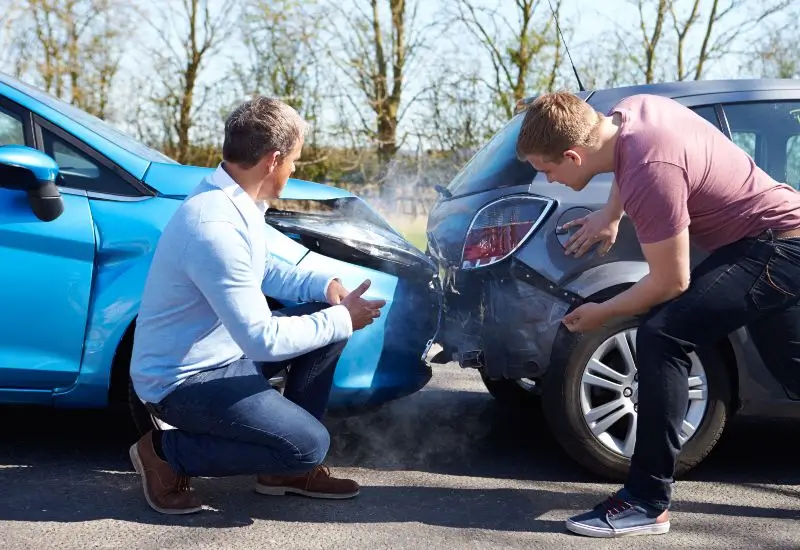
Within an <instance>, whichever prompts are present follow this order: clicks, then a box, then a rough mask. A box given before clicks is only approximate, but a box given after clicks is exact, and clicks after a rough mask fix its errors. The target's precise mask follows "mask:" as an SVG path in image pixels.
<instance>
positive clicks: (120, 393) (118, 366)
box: [108, 317, 137, 403]
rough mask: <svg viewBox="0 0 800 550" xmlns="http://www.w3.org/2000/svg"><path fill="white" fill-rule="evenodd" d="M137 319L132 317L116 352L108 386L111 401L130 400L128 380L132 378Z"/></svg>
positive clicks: (121, 401)
mask: <svg viewBox="0 0 800 550" xmlns="http://www.w3.org/2000/svg"><path fill="white" fill-rule="evenodd" d="M136 319H137V318H136V317H134V318H133V319H131V321H130V323H129V324H128V327H127V328H126V329H125V332H124V333H123V334H122V338H120V341H119V343H118V344H117V349H116V350H115V352H114V359H113V360H112V362H111V377H110V383H109V387H108V400H109V402H110V403H123V402H126V401H127V400H128V380H129V378H130V368H131V353H132V351H133V335H134V331H135V330H136Z"/></svg>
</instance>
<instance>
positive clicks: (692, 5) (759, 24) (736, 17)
mask: <svg viewBox="0 0 800 550" xmlns="http://www.w3.org/2000/svg"><path fill="white" fill-rule="evenodd" d="M672 3H673V5H672V6H671V9H670V12H671V15H672V20H673V27H674V29H675V33H676V35H677V38H678V42H677V67H676V75H677V78H678V79H679V80H684V79H686V78H689V77H691V78H693V79H694V80H699V79H701V78H702V77H703V75H704V73H705V70H706V69H707V67H708V66H709V65H711V64H712V63H714V62H715V61H719V60H720V59H722V58H724V57H726V56H728V55H731V54H736V53H740V51H739V50H738V48H737V44H747V43H749V42H750V39H751V34H752V33H753V31H756V30H758V31H763V30H764V29H765V28H766V25H765V23H766V22H768V21H770V20H773V19H777V18H781V16H782V15H783V14H784V13H785V11H786V9H787V8H788V7H790V6H791V5H792V3H793V0H766V1H763V2H760V3H759V2H752V1H751V2H746V1H745V0H709V1H708V2H703V3H702V6H703V7H704V8H705V10H703V9H701V2H700V0H689V2H688V5H687V6H686V7H687V8H688V15H687V16H686V17H685V19H683V20H680V18H679V17H678V16H677V15H676V13H675V11H676V5H677V4H678V1H677V0H672ZM685 11H686V10H685ZM728 23H730V24H728ZM726 24H728V25H727V26H726ZM695 25H699V27H698V28H697V30H698V31H699V32H698V38H699V39H700V40H699V42H700V44H699V48H698V49H697V54H696V55H694V56H693V57H691V58H690V59H688V60H686V59H685V54H684V46H685V42H686V37H687V36H688V34H689V32H690V31H691V30H692V28H694V27H695ZM686 63H688V65H686Z"/></svg>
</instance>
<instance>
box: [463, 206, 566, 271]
mask: <svg viewBox="0 0 800 550" xmlns="http://www.w3.org/2000/svg"><path fill="white" fill-rule="evenodd" d="M552 204H553V201H552V200H549V199H545V198H542V197H531V196H529V195H514V196H510V197H503V198H502V199H500V200H498V201H495V202H493V203H490V204H487V205H486V206H484V207H483V208H481V209H480V210H479V211H478V213H477V214H476V215H475V218H474V219H473V220H472V223H471V224H470V226H469V230H468V231H467V238H466V240H465V241H464V251H463V253H462V254H461V268H462V269H475V268H478V267H485V266H487V265H492V264H495V263H497V262H499V261H502V260H504V259H505V258H507V257H508V256H510V255H511V254H513V253H514V251H516V250H517V249H518V248H519V247H520V246H521V245H522V244H523V243H524V242H525V241H526V240H527V239H528V237H530V235H531V234H532V233H533V232H534V231H536V228H537V227H539V224H541V222H542V221H543V220H544V218H545V217H546V216H547V214H548V213H549V212H550V207H551V206H552Z"/></svg>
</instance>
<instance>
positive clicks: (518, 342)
mask: <svg viewBox="0 0 800 550" xmlns="http://www.w3.org/2000/svg"><path fill="white" fill-rule="evenodd" d="M445 283H446V284H445V291H446V294H445V296H446V298H445V306H444V315H443V320H442V327H441V331H440V336H439V340H438V341H439V343H440V344H441V345H442V348H443V353H442V356H443V357H444V359H446V360H454V361H458V362H459V363H460V364H461V366H463V367H472V368H478V369H481V370H482V371H483V372H484V374H485V375H486V376H488V377H489V378H509V379H519V378H540V377H541V376H543V375H544V373H545V372H546V371H547V367H548V365H549V363H550V358H551V353H552V348H553V342H554V341H555V339H556V336H557V334H558V331H559V327H560V325H561V320H562V318H563V316H564V314H565V313H566V312H567V311H568V310H569V309H570V307H572V306H574V305H577V304H578V303H579V302H580V297H578V296H576V295H573V294H570V293H568V292H565V291H563V290H560V289H558V288H557V287H556V286H555V285H554V284H553V283H551V282H550V281H548V280H546V279H544V278H543V277H542V276H541V275H539V274H538V273H536V272H535V271H533V270H531V269H530V268H529V267H528V266H526V265H525V264H523V263H521V262H519V261H517V260H516V259H513V258H512V260H511V261H510V262H503V263H502V264H501V265H497V266H490V267H488V268H485V269H481V270H475V271H469V272H468V271H458V272H455V273H452V274H451V275H450V276H449V277H448V278H447V280H446V281H445Z"/></svg>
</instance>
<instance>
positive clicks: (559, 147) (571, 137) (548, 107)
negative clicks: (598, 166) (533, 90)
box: [517, 92, 603, 162]
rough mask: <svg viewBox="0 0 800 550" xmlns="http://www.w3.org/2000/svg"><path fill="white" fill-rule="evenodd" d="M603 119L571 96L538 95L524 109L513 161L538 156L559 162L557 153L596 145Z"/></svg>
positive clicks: (574, 96)
mask: <svg viewBox="0 0 800 550" xmlns="http://www.w3.org/2000/svg"><path fill="white" fill-rule="evenodd" d="M602 120H603V115H602V114H601V113H598V112H597V111H595V110H594V109H593V108H592V107H591V106H590V105H589V104H588V103H586V102H585V101H584V100H582V99H581V98H579V97H578V96H576V95H575V94H573V93H571V92H551V93H547V94H542V95H540V96H539V97H537V98H536V99H535V100H534V101H533V102H531V103H530V104H529V105H528V106H527V108H526V109H525V118H524V119H523V120H522V127H521V128H520V131H519V137H518V138H517V158H518V159H519V160H523V161H524V160H525V159H526V157H527V156H528V155H541V156H542V157H544V158H545V159H547V160H549V161H551V162H559V159H560V157H561V153H563V152H564V151H566V150H567V149H571V148H573V147H588V146H592V145H594V144H595V143H596V141H597V137H598V131H597V130H598V128H599V127H600V122H601V121H602Z"/></svg>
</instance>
